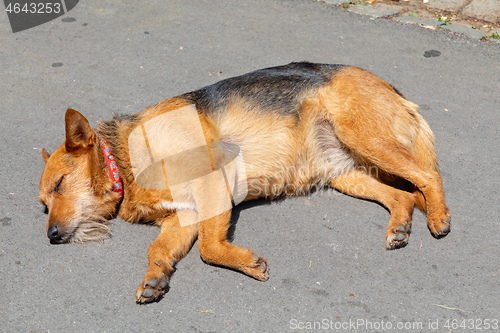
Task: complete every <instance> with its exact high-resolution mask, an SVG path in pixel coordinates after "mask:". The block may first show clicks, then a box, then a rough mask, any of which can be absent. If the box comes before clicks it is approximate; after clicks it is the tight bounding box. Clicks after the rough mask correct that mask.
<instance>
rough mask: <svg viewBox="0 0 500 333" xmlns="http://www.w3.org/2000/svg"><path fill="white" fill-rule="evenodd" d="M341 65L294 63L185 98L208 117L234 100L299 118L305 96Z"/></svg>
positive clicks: (255, 73)
mask: <svg viewBox="0 0 500 333" xmlns="http://www.w3.org/2000/svg"><path fill="white" fill-rule="evenodd" d="M342 67H343V66H342V65H328V64H313V63H309V62H293V63H290V64H288V65H284V66H278V67H270V68H264V69H260V70H257V71H254V72H251V73H248V74H244V75H241V76H236V77H233V78H229V79H225V80H222V81H219V82H217V83H214V84H212V85H210V86H207V87H204V88H201V89H199V90H196V91H193V92H190V93H187V94H184V95H182V97H183V98H185V99H187V100H190V101H192V102H193V103H194V104H195V105H196V108H197V109H198V110H200V111H202V112H205V113H207V114H212V113H223V112H224V110H225V109H226V107H227V105H228V102H230V100H231V99H232V98H234V99H239V100H244V101H247V102H250V105H252V104H253V105H255V106H256V108H255V109H256V110H261V111H265V112H274V113H279V114H282V115H291V116H296V115H297V114H298V110H299V107H300V103H301V98H303V97H304V94H307V93H308V92H310V91H312V90H316V89H318V88H319V87H321V86H322V85H324V84H326V83H327V82H328V80H329V79H331V77H332V76H333V75H334V74H335V73H336V72H337V71H338V70H339V69H340V68H342Z"/></svg>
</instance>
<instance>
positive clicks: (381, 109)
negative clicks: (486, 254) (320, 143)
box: [318, 67, 451, 237]
mask: <svg viewBox="0 0 500 333" xmlns="http://www.w3.org/2000/svg"><path fill="white" fill-rule="evenodd" d="M318 97H319V101H320V104H321V105H322V106H323V107H324V108H325V109H326V112H327V114H328V115H329V118H330V119H331V121H332V124H334V131H335V134H336V135H337V137H338V139H339V140H340V141H342V142H343V143H344V144H345V145H346V146H347V147H349V149H350V150H351V151H352V152H353V153H354V154H355V155H358V156H359V157H360V158H361V159H362V160H363V159H364V160H366V161H368V162H370V164H372V165H375V166H377V167H379V168H380V169H381V170H383V171H385V172H387V173H389V174H392V175H395V176H398V177H400V178H403V179H406V180H407V181H409V182H411V183H412V184H413V185H415V186H416V187H417V188H418V189H419V190H420V192H421V193H422V194H423V196H424V198H425V210H426V213H427V224H428V226H429V229H430V231H431V232H432V234H433V235H434V236H435V237H443V236H445V235H446V234H448V233H449V231H450V223H451V218H450V214H449V212H448V208H447V207H446V202H445V198H444V190H443V184H442V180H441V177H440V175H439V172H438V171H437V170H432V169H429V168H428V166H425V165H424V163H421V160H422V158H419V156H417V155H415V153H416V150H419V152H418V154H419V155H422V154H424V155H430V156H431V155H435V151H434V147H433V145H429V146H428V147H427V148H425V147H424V148H422V147H420V148H419V147H415V140H416V139H418V136H419V133H422V131H428V132H429V133H428V136H429V138H431V137H432V133H431V132H430V129H428V126H427V125H426V124H425V121H424V120H423V118H422V116H421V115H420V114H419V113H418V111H417V106H416V105H415V104H413V103H411V102H409V101H407V100H405V99H404V98H403V97H401V96H400V95H399V94H397V93H396V92H395V91H394V89H393V88H391V86H390V85H389V84H387V83H386V82H385V81H383V80H382V79H380V78H378V77H376V76H374V75H373V74H370V73H368V72H366V71H363V70H361V69H358V68H352V67H350V68H346V69H343V70H342V71H340V72H339V73H338V74H337V75H336V76H335V78H334V79H333V81H332V82H331V84H330V85H328V86H325V87H323V88H322V89H321V90H320V92H319V93H318ZM420 157H421V156H420ZM419 206H423V205H422V204H419Z"/></svg>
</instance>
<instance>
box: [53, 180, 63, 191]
mask: <svg viewBox="0 0 500 333" xmlns="http://www.w3.org/2000/svg"><path fill="white" fill-rule="evenodd" d="M63 179H64V176H62V177H61V179H59V181H58V182H57V185H56V186H55V187H54V192H55V193H59V190H60V187H61V183H62V181H63Z"/></svg>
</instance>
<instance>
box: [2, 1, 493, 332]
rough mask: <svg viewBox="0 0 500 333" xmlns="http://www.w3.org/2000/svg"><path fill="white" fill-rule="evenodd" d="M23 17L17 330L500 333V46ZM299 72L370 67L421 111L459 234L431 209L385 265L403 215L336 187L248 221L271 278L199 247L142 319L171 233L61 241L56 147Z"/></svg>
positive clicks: (314, 24) (263, 7)
mask: <svg viewBox="0 0 500 333" xmlns="http://www.w3.org/2000/svg"><path fill="white" fill-rule="evenodd" d="M71 18H73V19H71ZM8 22H9V21H8V20H7V15H6V14H5V13H4V12H2V13H1V14H0V78H1V79H0V122H1V130H0V147H1V156H2V159H1V168H0V183H1V184H2V186H1V192H0V299H1V303H0V331H1V332H296V331H297V332H313V331H316V332H322V331H328V332H330V331H331V332H335V331H342V332H347V331H352V332H365V331H369V332H477V331H479V329H480V328H482V331H484V332H498V331H500V328H499V326H500V322H499V321H500V287H499V281H500V276H499V275H500V269H499V254H500V247H499V243H500V236H499V232H498V231H499V226H500V225H499V217H498V216H499V198H500V195H499V188H500V182H499V179H500V153H499V147H498V140H499V128H500V121H499V120H500V114H499V111H500V110H499V108H500V94H499V92H500V47H499V46H498V45H489V44H486V43H481V42H475V41H472V40H468V39H465V38H463V37H460V36H455V35H452V34H448V33H444V32H440V31H432V30H427V29H424V28H420V27H415V26H410V25H403V24H401V23H396V22H393V21H388V20H383V19H370V18H369V17H367V16H360V15H357V14H353V13H349V12H347V11H344V10H342V9H341V8H337V7H332V6H329V5H327V4H325V3H322V2H316V1H312V0H294V1H281V0H277V1H264V0H247V1H236V0H226V1H194V0H182V1H180V0H179V1H132V0H122V1H111V0H100V1H80V3H79V4H78V5H77V6H76V7H75V8H74V9H72V10H71V11H70V12H68V13H67V14H66V15H65V16H62V17H60V18H57V19H56V20H54V21H52V22H49V23H46V24H43V25H40V26H38V27H35V28H32V29H29V30H25V31H22V32H18V33H15V34H14V33H12V31H11V29H10V26H9V23H8ZM432 50H434V51H432ZM428 51H432V52H428ZM436 51H439V52H436ZM426 52H427V53H426ZM424 55H427V56H424ZM301 60H308V61H314V62H324V63H341V64H351V65H356V66H359V67H362V68H365V69H367V70H370V71H372V72H373V73H375V74H377V75H379V76H380V77H382V78H383V79H385V80H387V81H388V82H390V83H391V84H393V85H394V86H396V87H397V88H398V89H399V90H400V91H401V92H402V93H403V94H404V95H405V96H406V97H407V98H408V99H409V100H411V101H413V102H415V103H417V104H419V105H420V107H421V113H422V114H423V116H424V117H425V118H426V120H427V121H428V122H429V124H430V126H431V127H432V129H433V131H434V133H435V136H436V144H437V152H438V155H439V159H440V165H441V172H442V176H443V179H444V186H445V191H446V195H447V202H448V205H449V207H450V210H451V212H452V216H453V220H452V232H451V233H450V235H449V236H448V237H446V238H443V239H440V240H436V239H434V238H433V237H432V236H431V234H430V233H429V231H428V229H427V226H426V221H425V217H424V215H423V214H422V213H420V212H415V215H414V222H413V230H412V234H411V237H410V244H409V245H408V246H407V247H405V248H403V249H400V250H395V251H387V250H385V247H384V242H385V233H386V225H387V223H388V221H389V214H388V212H387V211H386V210H385V209H384V208H382V207H381V206H380V205H378V204H375V203H373V202H367V201H362V200H358V199H354V198H351V197H347V196H344V195H341V194H339V193H337V192H335V191H333V190H330V191H328V190H326V191H321V192H319V193H315V194H313V195H311V196H310V197H297V198H292V199H287V200H284V201H280V202H277V203H271V204H268V203H265V202H255V203H250V204H246V205H243V206H241V207H240V209H238V210H237V211H236V212H235V214H236V215H239V216H238V218H237V224H236V230H235V234H234V243H235V244H238V245H244V246H248V247H250V248H252V249H253V250H255V251H256V252H257V253H258V254H259V255H261V256H264V257H266V258H267V259H268V261H269V264H270V268H271V277H270V279H269V281H267V282H264V283H263V282H258V281H256V280H253V279H251V278H248V277H246V276H244V275H242V274H239V273H236V272H233V271H230V270H226V269H223V268H219V267H213V266H208V265H206V264H204V263H202V261H201V260H200V256H199V252H198V249H197V246H196V245H195V246H194V247H193V249H192V250H191V252H190V253H189V255H188V256H187V257H186V258H185V259H184V260H183V261H181V262H180V263H179V265H178V266H177V272H176V273H175V274H174V276H173V278H172V280H171V289H170V291H169V293H168V294H166V295H165V297H164V298H163V299H162V300H161V301H160V302H157V303H153V304H149V305H145V306H140V305H137V304H136V303H135V300H134V293H135V290H136V288H137V287H138V285H139V283H140V282H141V281H142V278H143V276H144V274H145V272H146V267H147V257H146V252H147V248H148V246H149V244H150V243H151V242H152V241H153V240H154V239H155V237H156V235H157V234H158V229H157V228H155V227H151V226H145V225H131V224H128V223H125V222H123V221H121V220H119V219H116V220H113V221H111V223H112V229H113V233H114V234H113V238H111V239H108V240H106V241H105V242H104V243H103V244H98V243H90V244H83V245H59V246H55V245H50V243H49V240H48V239H47V237H46V231H45V224H46V215H44V213H43V209H42V207H41V205H40V203H39V202H38V182H39V178H40V175H41V172H42V170H43V167H44V162H43V160H42V156H41V149H42V148H47V149H48V150H49V151H53V150H55V149H56V148H57V147H58V145H60V144H61V143H62V142H63V140H64V121H63V120H64V112H65V110H66V109H67V108H69V107H71V108H74V109H76V110H79V111H80V112H82V113H83V114H84V115H85V116H87V117H88V119H89V121H90V122H91V125H92V126H95V125H96V124H97V121H98V120H99V119H107V118H109V117H110V116H111V114H112V113H114V112H115V113H130V112H136V111H140V110H143V109H144V108H146V107H147V106H150V105H153V104H156V103H157V102H159V101H161V100H163V99H166V98H168V97H172V96H175V95H178V94H180V93H183V92H187V91H191V90H194V89H196V88H200V87H202V86H204V85H207V84H210V83H213V82H216V81H217V80H219V79H223V78H227V77H231V76H234V75H238V74H243V73H245V72H248V71H251V70H255V69H258V68H262V67H269V66H274V65H279V64H285V63H288V62H291V61H301ZM495 325H496V326H495ZM486 328H489V329H488V330H487V329H486ZM495 328H496V329H495Z"/></svg>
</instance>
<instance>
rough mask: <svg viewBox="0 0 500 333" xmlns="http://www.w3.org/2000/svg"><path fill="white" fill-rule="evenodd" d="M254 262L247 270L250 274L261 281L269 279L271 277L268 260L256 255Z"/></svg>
mask: <svg viewBox="0 0 500 333" xmlns="http://www.w3.org/2000/svg"><path fill="white" fill-rule="evenodd" d="M254 259H255V261H254V264H253V267H252V268H250V269H249V270H248V272H247V274H248V275H250V276H252V277H253V278H255V279H257V280H259V281H267V280H268V279H269V265H268V264H267V260H266V259H264V258H262V257H258V256H256V255H254Z"/></svg>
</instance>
